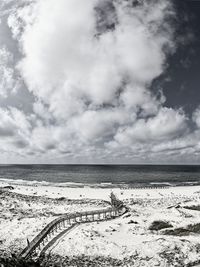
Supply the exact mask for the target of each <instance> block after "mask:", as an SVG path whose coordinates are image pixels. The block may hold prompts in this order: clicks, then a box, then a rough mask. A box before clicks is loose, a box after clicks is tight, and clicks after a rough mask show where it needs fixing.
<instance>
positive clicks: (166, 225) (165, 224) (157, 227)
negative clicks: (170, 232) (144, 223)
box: [149, 221, 173, 231]
mask: <svg viewBox="0 0 200 267" xmlns="http://www.w3.org/2000/svg"><path fill="white" fill-rule="evenodd" d="M170 227H173V226H172V225H171V224H170V223H168V222H165V221H154V222H152V224H151V225H150V227H149V230H152V231H154V230H156V231H158V230H161V229H165V228H170Z"/></svg>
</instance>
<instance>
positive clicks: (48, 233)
mask: <svg viewBox="0 0 200 267" xmlns="http://www.w3.org/2000/svg"><path fill="white" fill-rule="evenodd" d="M124 212H125V208H123V207H120V208H115V207H110V208H107V209H102V210H94V211H86V212H79V213H78V212H77V213H70V214H65V215H62V216H60V217H59V218H56V219H55V220H53V221H51V222H50V223H49V224H48V225H47V226H46V227H45V228H44V229H43V230H42V231H41V232H40V233H39V234H38V235H37V236H36V237H35V238H34V239H33V240H32V241H31V242H30V243H29V244H28V246H27V247H26V248H25V249H24V250H23V251H22V252H21V254H20V257H22V258H28V257H29V256H31V255H39V254H40V253H41V252H42V251H44V250H45V247H46V246H48V244H49V243H50V242H51V241H52V239H55V236H57V235H59V236H60V235H61V233H62V232H66V229H68V228H71V227H72V225H75V224H77V223H84V222H94V221H104V220H108V219H114V218H116V217H118V216H120V215H122V214H123V213H124ZM61 230H62V231H61Z"/></svg>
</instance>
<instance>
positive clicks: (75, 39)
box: [0, 0, 200, 162]
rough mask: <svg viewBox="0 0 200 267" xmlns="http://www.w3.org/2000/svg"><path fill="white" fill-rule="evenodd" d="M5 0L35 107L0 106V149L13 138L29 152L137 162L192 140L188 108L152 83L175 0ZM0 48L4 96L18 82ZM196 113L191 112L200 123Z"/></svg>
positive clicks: (167, 46)
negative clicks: (172, 103)
mask: <svg viewBox="0 0 200 267" xmlns="http://www.w3.org/2000/svg"><path fill="white" fill-rule="evenodd" d="M10 4H12V5H13V6H14V8H13V9H11V10H10V11H9V12H8V20H7V23H8V26H9V28H10V30H11V32H12V37H13V39H14V40H15V42H16V44H17V46H18V50H19V51H20V53H21V58H20V60H19V62H17V70H18V71H19V73H20V75H21V79H22V80H23V82H24V83H25V85H26V87H27V89H28V90H29V92H30V94H33V96H34V102H33V103H31V105H33V109H32V114H25V113H24V112H23V110H21V111H19V110H18V109H13V108H7V109H6V110H3V109H1V110H0V116H1V117H2V118H3V120H2V122H1V123H2V126H1V124H0V135H2V136H5V137H6V138H7V139H8V140H7V141H5V142H4V146H5V149H6V144H7V145H8V146H9V147H10V146H11V144H12V145H13V147H18V148H19V149H20V151H21V150H23V149H24V155H30V156H31V155H32V156H35V157H36V158H37V155H40V156H41V155H42V157H44V159H45V157H46V159H48V157H52V158H55V157H58V158H59V157H63V155H64V156H65V157H66V159H67V160H68V159H69V158H72V159H74V160H75V161H76V160H77V159H81V158H82V159H83V160H85V162H87V161H98V160H100V161H101V160H105V161H106V160H108V159H111V158H112V160H113V161H116V160H119V161H120V159H121V160H123V159H124V158H125V159H126V160H128V161H129V160H131V159H132V158H137V157H138V158H140V159H141V161H143V160H145V157H146V154H148V155H149V158H151V157H152V158H154V157H155V154H156V153H158V154H159V153H162V152H163V153H166V154H165V155H167V153H168V152H166V151H168V150H169V151H174V150H177V151H180V150H181V149H183V150H184V149H185V148H186V147H187V146H188V147H190V148H191V146H192V147H194V144H191V140H192V137H191V136H192V135H193V136H195V138H194V139H195V140H196V139H197V138H196V136H197V135H198V133H197V132H195V133H190V130H189V125H188V118H187V115H186V114H185V113H184V112H183V111H182V110H175V109H172V108H169V107H165V100H166V99H165V96H164V95H163V94H162V92H160V95H155V94H154V93H153V92H152V91H151V90H150V87H151V84H152V82H153V81H154V79H156V78H157V77H159V76H160V75H161V74H162V73H163V72H164V71H165V68H166V67H167V58H168V56H169V54H170V53H173V52H174V51H175V49H176V43H175V42H174V30H175V25H173V24H172V21H173V20H172V18H173V17H174V16H175V11H174V9H173V5H172V1H170V0H161V1H148V0H146V1H135V2H134V4H133V1H122V0H92V1H91V0H84V1H82V0H67V1H66V0H60V1H59V3H58V1H56V0H43V1H39V0H35V1H28V0H27V1H23V3H21V4H20V3H19V2H12V1H11V2H10ZM2 51H3V52H2V56H4V57H5V58H6V60H4V62H3V63H2V72H3V71H4V76H6V75H5V73H7V77H8V78H7V79H6V78H5V79H4V80H5V82H6V83H7V85H6V86H4V85H2V88H7V89H6V91H5V92H4V91H3V89H2V92H3V93H4V94H6V92H7V90H8V89H9V88H10V89H9V90H13V88H14V83H15V81H14V80H13V70H12V68H11V67H10V65H9V64H10V63H9V64H8V63H7V62H10V61H12V59H11V55H10V54H9V52H8V51H6V50H5V49H4V50H2ZM0 57H1V53H0ZM13 65H14V68H15V64H14V63H13ZM0 72H1V65H0ZM4 80H3V79H2V81H4ZM198 118H199V111H196V112H195V113H194V115H193V121H194V122H195V123H196V125H197V126H198V127H199V126H200V123H199V120H198ZM15 121H17V123H16V122H15ZM189 136H190V137H189ZM20 153H21V152H20Z"/></svg>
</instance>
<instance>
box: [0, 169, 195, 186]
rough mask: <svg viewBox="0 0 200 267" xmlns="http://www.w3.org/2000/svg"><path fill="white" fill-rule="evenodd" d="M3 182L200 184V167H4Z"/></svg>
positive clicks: (119, 184) (0, 179)
mask: <svg viewBox="0 0 200 267" xmlns="http://www.w3.org/2000/svg"><path fill="white" fill-rule="evenodd" d="M0 181H4V182H5V181H7V182H10V183H13V184H30V185H32V184H35V185H37V184H45V185H54V186H63V187H64V186H72V185H73V186H75V187H83V186H93V187H94V186H95V187H106V188H107V187H111V188H112V187H123V188H134V187H159V186H183V185H199V184H200V165H150V164H145V165H143V164H9V165H7V164H5V165H4V164H1V165H0Z"/></svg>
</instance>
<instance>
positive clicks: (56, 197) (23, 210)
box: [0, 181, 200, 267]
mask: <svg viewBox="0 0 200 267" xmlns="http://www.w3.org/2000/svg"><path fill="white" fill-rule="evenodd" d="M5 186H12V187H13V189H5V190H1V193H0V209H1V213H0V254H1V257H2V256H3V257H10V256H11V254H13V253H14V254H18V253H20V251H22V250H23V249H24V247H25V246H26V245H27V239H28V240H29V241H31V240H32V239H33V238H34V237H35V236H36V235H37V234H38V233H39V232H40V231H41V230H42V229H43V228H44V226H46V225H47V224H48V223H49V222H50V221H52V220H53V219H55V218H57V217H59V216H60V215H62V214H65V213H72V212H80V211H90V210H97V209H102V208H107V207H109V202H108V201H109V195H110V193H111V192H113V193H114V194H115V195H116V196H117V197H118V198H119V199H120V200H122V201H123V202H124V204H125V205H126V206H127V207H128V208H129V211H128V212H127V213H126V214H124V215H122V216H120V217H118V218H115V219H113V220H109V221H103V222H92V223H84V224H79V225H77V226H76V227H74V228H73V229H71V230H70V231H69V232H67V233H66V234H65V235H63V236H62V237H61V238H59V239H58V240H57V241H56V243H55V244H53V246H52V247H50V248H49V249H48V250H47V251H46V254H48V255H51V257H52V259H54V260H55V259H56V260H57V261H58V260H59V259H64V258H65V257H68V260H70V259H73V264H74V265H73V264H72V265H71V266H138V267H139V266H162V267H164V266H166V267H167V266H194V265H195V264H197V263H198V261H200V242H199V233H200V219H199V215H200V186H182V187H164V188H161V187H158V188H142V189H139V188H137V189H122V188H98V187H95V188H94V187H93V188H90V187H89V186H85V187H84V186H83V187H78V186H73V187H72V186H71V187H62V186H53V185H51V186H50V185H40V184H39V183H38V184H29V185H28V184H26V185H25V184H20V183H18V184H17V183H15V184H13V183H9V182H8V181H7V182H6V181H5V182H1V183H0V187H1V188H3V187H5ZM81 258H82V259H84V262H87V261H88V262H89V261H91V262H93V264H94V262H95V259H97V258H101V263H102V265H98V264H99V263H97V262H96V264H94V265H81V264H79V265H76V260H77V261H79V263H80V260H81ZM56 260H55V261H56ZM103 262H104V263H103ZM77 264H78V263H77ZM91 264H92V263H91ZM109 264H110V265H109ZM117 264H118V265H117ZM63 266H64V265H63Z"/></svg>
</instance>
